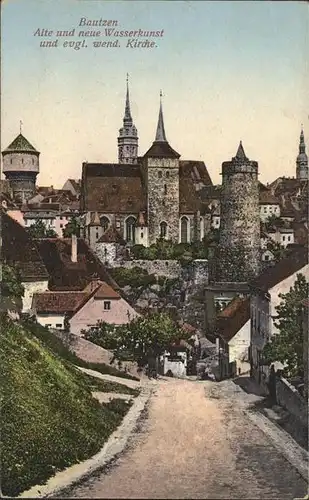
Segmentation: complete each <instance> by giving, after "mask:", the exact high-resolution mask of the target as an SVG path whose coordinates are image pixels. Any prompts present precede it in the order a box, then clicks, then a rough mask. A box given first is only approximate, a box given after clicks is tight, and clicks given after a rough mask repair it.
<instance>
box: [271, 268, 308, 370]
mask: <svg viewBox="0 0 309 500" xmlns="http://www.w3.org/2000/svg"><path fill="white" fill-rule="evenodd" d="M308 294H309V282H307V281H306V278H305V277H304V275H302V274H298V275H297V278H296V281H295V284H294V286H293V287H291V288H290V291H289V292H288V293H286V294H280V295H279V297H280V298H281V299H282V300H281V302H280V304H279V306H277V307H276V311H277V313H278V315H277V317H276V319H275V326H276V327H277V328H278V330H279V333H277V334H276V335H274V336H273V337H272V338H271V340H270V341H269V342H268V343H267V344H266V346H265V347H264V349H263V355H264V359H265V362H266V363H269V364H270V363H272V362H274V361H280V362H281V363H282V364H284V365H286V368H285V369H284V373H285V374H286V376H288V377H292V376H295V375H301V374H302V373H303V370H304V366H303V330H302V324H301V318H302V316H301V311H302V301H303V300H304V299H306V298H307V297H308Z"/></svg>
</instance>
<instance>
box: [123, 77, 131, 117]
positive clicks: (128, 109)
mask: <svg viewBox="0 0 309 500" xmlns="http://www.w3.org/2000/svg"><path fill="white" fill-rule="evenodd" d="M124 121H126V122H128V121H132V116H131V110H130V93H129V73H127V95H126V106H125V110H124Z"/></svg>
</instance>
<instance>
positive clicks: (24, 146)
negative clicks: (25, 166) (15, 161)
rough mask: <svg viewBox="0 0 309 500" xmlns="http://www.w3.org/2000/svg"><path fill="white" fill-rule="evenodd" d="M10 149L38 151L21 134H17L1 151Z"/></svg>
mask: <svg viewBox="0 0 309 500" xmlns="http://www.w3.org/2000/svg"><path fill="white" fill-rule="evenodd" d="M10 151H22V152H25V151H29V152H30V153H38V151H37V150H36V149H35V147H33V146H32V144H30V142H29V141H28V139H26V137H24V136H23V135H22V134H19V135H18V136H17V137H16V138H15V139H14V141H13V142H11V144H10V145H9V146H8V147H7V148H6V149H5V150H4V151H3V152H4V153H6V152H10Z"/></svg>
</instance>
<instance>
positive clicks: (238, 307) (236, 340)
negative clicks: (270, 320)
mask: <svg viewBox="0 0 309 500" xmlns="http://www.w3.org/2000/svg"><path fill="white" fill-rule="evenodd" d="M216 334H217V336H218V338H219V351H220V356H219V362H220V364H221V367H220V373H221V377H220V378H224V376H227V375H228V374H229V366H228V365H229V364H230V363H233V362H234V363H235V364H236V373H238V374H241V373H247V372H249V370H250V363H249V355H248V353H249V346H250V299H249V298H247V297H235V298H234V299H233V300H232V301H231V302H230V303H229V304H228V305H227V306H226V307H225V309H223V311H222V312H221V313H219V314H218V316H217V322H216Z"/></svg>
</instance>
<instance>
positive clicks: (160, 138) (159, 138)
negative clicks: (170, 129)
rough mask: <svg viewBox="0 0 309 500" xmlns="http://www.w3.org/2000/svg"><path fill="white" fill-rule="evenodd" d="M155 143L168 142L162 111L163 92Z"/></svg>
mask: <svg viewBox="0 0 309 500" xmlns="http://www.w3.org/2000/svg"><path fill="white" fill-rule="evenodd" d="M155 142H167V140H166V135H165V129H164V120H163V111H162V92H160V109H159V118H158V125H157V132H156V138H155Z"/></svg>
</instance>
